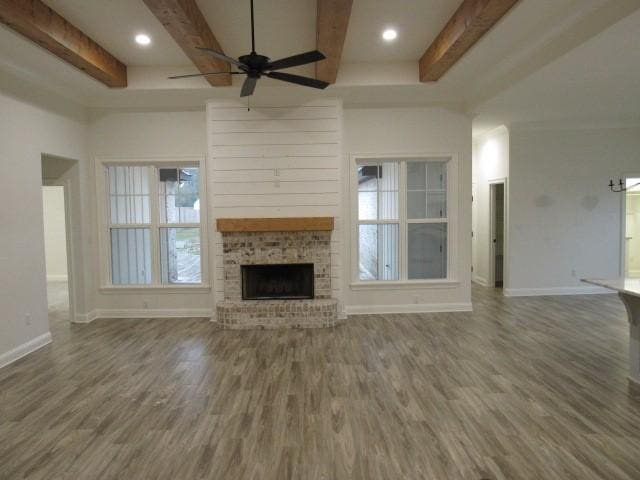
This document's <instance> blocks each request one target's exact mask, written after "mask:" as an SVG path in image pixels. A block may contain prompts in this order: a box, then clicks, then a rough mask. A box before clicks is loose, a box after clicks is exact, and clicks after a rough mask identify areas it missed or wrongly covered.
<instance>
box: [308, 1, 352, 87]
mask: <svg viewBox="0 0 640 480" xmlns="http://www.w3.org/2000/svg"><path fill="white" fill-rule="evenodd" d="M352 5H353V0H318V4H317V8H318V14H317V20H316V48H317V49H318V50H319V51H321V52H322V53H323V54H324V55H325V57H327V58H326V59H325V60H322V61H320V62H317V63H316V78H317V79H318V80H323V81H325V82H329V83H335V82H336V78H337V76H338V69H339V68H340V59H341V58H342V49H343V47H344V41H345V38H346V37H347V27H348V26H349V17H350V16H351V6H352Z"/></svg>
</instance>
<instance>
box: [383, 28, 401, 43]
mask: <svg viewBox="0 0 640 480" xmlns="http://www.w3.org/2000/svg"><path fill="white" fill-rule="evenodd" d="M397 37H398V32H396V31H395V30H394V29H393V28H387V29H386V30H385V31H384V32H382V38H384V39H385V40H386V41H387V42H391V41H393V40H395V39H396V38H397Z"/></svg>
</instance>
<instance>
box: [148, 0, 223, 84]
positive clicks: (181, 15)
mask: <svg viewBox="0 0 640 480" xmlns="http://www.w3.org/2000/svg"><path fill="white" fill-rule="evenodd" d="M143 1H144V3H145V4H146V5H147V7H149V10H151V12H152V13H153V14H154V15H155V17H156V18H157V19H158V20H159V21H160V23H162V25H163V26H164V28H165V29H166V30H167V32H169V34H170V35H171V36H172V37H173V39H174V40H175V41H176V43H177V44H178V45H179V46H180V48H182V50H183V51H184V53H185V54H186V55H187V57H189V59H191V61H192V62H193V64H194V65H195V66H196V67H197V68H198V70H199V71H200V73H209V72H229V71H231V66H230V65H229V64H228V63H227V62H225V61H222V60H218V59H216V58H213V57H212V56H210V55H208V54H206V53H204V52H201V51H199V50H197V49H196V47H204V48H210V49H212V50H215V51H217V52H220V53H224V52H223V51H222V47H221V46H220V44H219V43H218V40H217V39H216V37H215V35H214V34H213V32H212V31H211V29H210V28H209V25H208V24H207V21H206V20H205V18H204V16H203V15H202V12H201V11H200V9H199V8H198V5H197V4H196V1H195V0H143ZM205 78H206V79H207V81H208V82H209V83H210V84H211V85H212V86H214V87H221V86H227V85H231V75H228V74H227V75H209V76H206V77H205Z"/></svg>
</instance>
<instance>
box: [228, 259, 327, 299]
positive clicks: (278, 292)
mask: <svg viewBox="0 0 640 480" xmlns="http://www.w3.org/2000/svg"><path fill="white" fill-rule="evenodd" d="M241 269H242V270H241V271H242V299H243V300H303V299H311V298H314V290H313V287H314V286H313V282H314V275H313V263H285V264H273V265H271V264H270V265H242V266H241Z"/></svg>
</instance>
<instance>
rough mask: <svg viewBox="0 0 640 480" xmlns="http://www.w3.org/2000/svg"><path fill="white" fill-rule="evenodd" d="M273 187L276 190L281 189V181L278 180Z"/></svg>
mask: <svg viewBox="0 0 640 480" xmlns="http://www.w3.org/2000/svg"><path fill="white" fill-rule="evenodd" d="M273 186H274V187H275V188H280V180H276V181H275V182H273Z"/></svg>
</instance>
